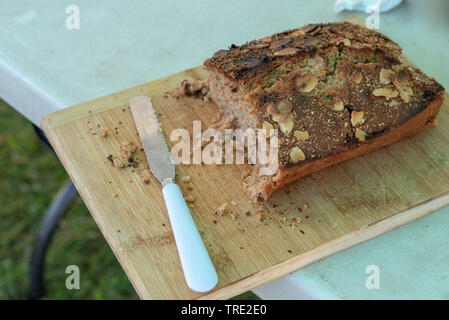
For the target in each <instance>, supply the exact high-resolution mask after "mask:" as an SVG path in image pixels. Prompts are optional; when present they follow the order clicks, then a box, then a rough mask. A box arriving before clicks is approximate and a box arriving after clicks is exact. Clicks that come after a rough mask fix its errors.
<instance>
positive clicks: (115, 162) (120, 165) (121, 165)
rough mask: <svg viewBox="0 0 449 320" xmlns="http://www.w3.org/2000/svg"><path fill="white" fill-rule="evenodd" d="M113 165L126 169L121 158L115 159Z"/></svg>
mask: <svg viewBox="0 0 449 320" xmlns="http://www.w3.org/2000/svg"><path fill="white" fill-rule="evenodd" d="M112 164H113V165H114V167H116V168H119V169H123V168H124V167H125V164H124V163H123V161H122V160H120V159H119V158H114V160H113V161H112Z"/></svg>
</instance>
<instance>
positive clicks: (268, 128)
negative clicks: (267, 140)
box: [262, 121, 274, 137]
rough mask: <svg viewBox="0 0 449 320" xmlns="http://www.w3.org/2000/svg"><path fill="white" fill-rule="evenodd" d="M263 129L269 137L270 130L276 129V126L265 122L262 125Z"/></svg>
mask: <svg viewBox="0 0 449 320" xmlns="http://www.w3.org/2000/svg"><path fill="white" fill-rule="evenodd" d="M262 129H263V130H264V131H265V136H266V137H269V136H270V130H272V129H274V126H273V125H272V124H271V123H269V122H268V121H264V122H263V123H262Z"/></svg>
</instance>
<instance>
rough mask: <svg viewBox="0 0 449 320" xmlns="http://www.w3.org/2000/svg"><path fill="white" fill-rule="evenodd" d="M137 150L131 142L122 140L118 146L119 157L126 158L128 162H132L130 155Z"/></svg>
mask: <svg viewBox="0 0 449 320" xmlns="http://www.w3.org/2000/svg"><path fill="white" fill-rule="evenodd" d="M136 152H137V147H136V146H135V144H134V143H133V142H124V143H122V145H121V146H120V157H121V158H122V159H123V160H128V161H129V162H132V161H130V160H132V157H133V156H134V154H135V153H136Z"/></svg>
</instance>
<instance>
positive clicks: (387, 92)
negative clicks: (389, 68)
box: [373, 88, 398, 100]
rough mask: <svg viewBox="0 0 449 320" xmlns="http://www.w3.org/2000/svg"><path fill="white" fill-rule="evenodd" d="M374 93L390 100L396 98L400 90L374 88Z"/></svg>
mask: <svg viewBox="0 0 449 320" xmlns="http://www.w3.org/2000/svg"><path fill="white" fill-rule="evenodd" d="M373 95H374V96H376V97H385V98H386V99H387V100H390V99H391V98H396V97H397V96H398V92H397V91H396V90H394V89H392V88H379V89H375V90H373Z"/></svg>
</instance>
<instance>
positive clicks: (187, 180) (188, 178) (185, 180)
mask: <svg viewBox="0 0 449 320" xmlns="http://www.w3.org/2000/svg"><path fill="white" fill-rule="evenodd" d="M181 181H182V182H190V176H183V177H182V178H181Z"/></svg>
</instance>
